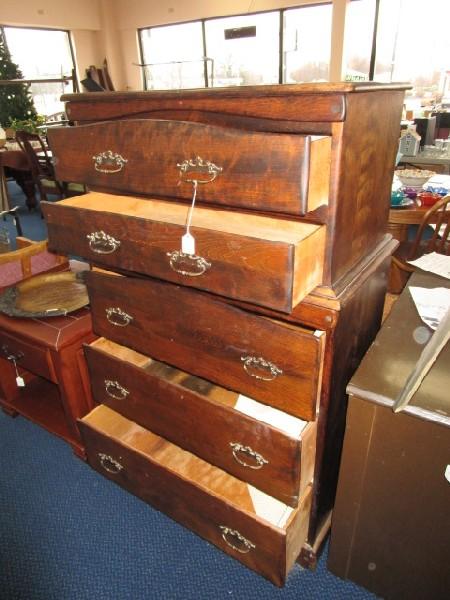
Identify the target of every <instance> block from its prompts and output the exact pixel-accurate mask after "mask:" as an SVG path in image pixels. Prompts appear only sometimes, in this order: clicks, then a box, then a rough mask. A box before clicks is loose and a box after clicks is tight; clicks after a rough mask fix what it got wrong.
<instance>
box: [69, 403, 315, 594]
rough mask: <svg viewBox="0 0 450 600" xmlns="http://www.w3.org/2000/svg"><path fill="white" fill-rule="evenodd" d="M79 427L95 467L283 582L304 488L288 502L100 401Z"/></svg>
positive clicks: (301, 522)
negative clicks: (296, 504)
mask: <svg viewBox="0 0 450 600" xmlns="http://www.w3.org/2000/svg"><path fill="white" fill-rule="evenodd" d="M80 429H81V432H82V437H83V440H84V442H85V447H86V451H87V456H88V461H89V464H90V465H91V466H92V467H93V468H94V469H95V470H97V471H99V472H100V473H102V474H103V475H105V476H106V477H107V478H108V479H111V480H112V481H114V482H115V483H117V484H118V485H120V486H122V487H124V488H125V489H126V490H128V491H130V492H132V493H133V494H135V495H136V496H138V497H140V498H142V499H143V500H144V501H146V502H148V503H149V504H151V505H153V506H154V507H155V508H157V509H158V510H161V511H163V512H164V513H166V514H167V515H168V516H170V517H172V518H173V519H175V520H176V521H178V522H180V523H181V524H183V525H185V526H187V527H189V528H190V529H191V530H193V531H194V532H195V533H198V534H199V535H201V536H202V537H203V538H205V539H207V540H208V541H210V542H211V543H213V544H215V545H216V546H217V547H219V548H220V549H221V550H223V551H224V552H226V553H227V554H229V555H230V556H233V557H234V558H236V559H237V560H239V561H240V562H242V563H243V564H244V565H246V566H247V567H249V568H251V569H253V570H255V571H257V572H258V573H260V574H261V575H263V576H265V577H267V578H268V579H269V580H270V581H272V582H273V583H275V584H276V585H283V583H284V582H285V580H286V576H287V573H288V572H289V570H290V569H291V567H292V566H293V564H294V562H295V560H296V558H297V556H298V554H299V552H300V549H301V547H302V545H303V543H304V542H305V539H306V535H307V529H308V521H309V513H310V504H311V487H308V488H307V490H306V492H305V494H304V496H303V498H302V499H301V501H300V503H299V507H298V508H297V509H293V508H290V507H288V506H286V505H285V504H283V503H281V502H279V501H278V500H275V499H274V498H271V497H270V496H267V495H266V494H264V493H263V492H259V491H258V490H255V488H251V486H248V484H246V483H243V482H241V481H239V480H238V479H235V478H234V477H232V476H231V475H228V474H227V473H224V472H223V471H221V470H220V469H218V468H217V467H213V466H211V465H209V464H208V463H206V462H205V461H203V460H201V459H200V458H197V457H196V456H193V455H192V454H190V453H188V452H186V451H184V450H181V449H180V448H178V447H177V446H174V445H173V444H171V443H170V442H167V441H166V440H164V439H163V438H160V437H158V436H156V435H155V434H153V433H151V432H150V431H147V430H146V429H143V428H142V427H140V426H139V425H137V424H136V423H133V422H132V421H129V420H127V419H125V418H124V417H122V416H121V415H119V414H117V413H116V412H114V411H112V410H111V409H109V408H108V407H106V406H98V407H97V408H95V409H94V410H93V411H92V412H91V413H90V414H89V415H87V416H86V417H84V419H83V420H82V421H80Z"/></svg>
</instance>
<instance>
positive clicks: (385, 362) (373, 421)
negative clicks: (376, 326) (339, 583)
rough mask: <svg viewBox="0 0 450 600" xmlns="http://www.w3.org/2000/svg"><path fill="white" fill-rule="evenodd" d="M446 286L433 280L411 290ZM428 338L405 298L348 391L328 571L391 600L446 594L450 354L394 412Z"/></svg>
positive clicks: (428, 277)
mask: <svg viewBox="0 0 450 600" xmlns="http://www.w3.org/2000/svg"><path fill="white" fill-rule="evenodd" d="M448 284H449V282H448V280H446V279H443V278H441V277H438V276H436V275H433V274H431V273H420V274H419V273H415V274H413V276H412V277H411V280H410V285H411V286H417V287H423V288H436V287H448ZM431 334H432V330H431V329H429V328H428V327H427V326H426V325H425V324H424V323H423V322H422V321H421V319H420V317H419V313H418V311H417V309H416V307H415V305H414V302H413V300H412V296H411V294H410V291H409V289H408V287H407V288H405V290H404V291H403V293H402V294H401V296H400V298H399V300H397V302H396V304H395V305H394V307H393V309H392V311H391V313H390V314H389V316H388V318H387V320H386V321H385V322H384V324H383V327H382V328H381V330H380V331H379V333H378V335H377V338H376V343H374V344H373V345H372V346H371V348H370V350H369V352H368V353H367V355H366V356H365V357H364V360H363V361H362V363H361V364H360V366H359V368H358V370H357V372H356V373H355V375H354V376H353V377H352V379H351V382H350V384H349V386H348V391H349V394H350V399H349V408H348V413H347V425H346V431H345V438H344V448H343V453H342V463H341V468H340V476H339V485H338V490H337V496H336V505H335V510H334V514H333V527H332V533H331V542H330V550H329V555H328V566H329V568H330V569H331V571H333V573H335V574H336V575H338V576H339V577H342V578H344V579H350V580H352V581H354V582H356V583H358V584H359V585H363V586H364V587H366V588H367V589H368V590H370V591H371V592H373V593H375V594H377V596H380V597H383V598H388V599H396V598H401V597H403V598H408V599H411V600H427V599H428V598H435V599H441V598H442V599H443V598H446V597H447V596H448V590H449V589H450V571H449V569H448V568H447V552H448V550H449V548H450V517H449V510H448V507H449V501H450V467H449V449H450V405H449V401H448V398H449V393H448V390H449V386H450V369H449V367H450V346H449V344H447V345H446V346H445V347H444V348H443V349H442V350H441V352H440V354H439V355H438V357H437V360H436V362H435V363H434V364H433V365H432V368H431V369H430V371H429V372H428V373H427V374H426V376H425V378H424V379H423V381H422V383H421V385H420V387H419V388H418V390H417V391H416V393H415V394H414V395H413V397H412V398H411V400H410V402H409V404H408V405H407V406H405V408H404V409H403V410H402V411H401V412H398V413H394V412H393V410H392V408H393V405H394V402H395V399H396V398H397V396H398V394H399V393H400V392H401V390H402V389H403V387H404V385H405V382H406V381H407V378H408V376H409V374H410V373H411V371H412V370H413V369H414V367H415V365H416V363H417V361H418V359H419V357H420V355H421V353H422V351H423V349H424V347H425V344H426V341H427V340H428V339H429V338H430V336H431Z"/></svg>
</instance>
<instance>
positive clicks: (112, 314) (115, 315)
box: [106, 308, 133, 327]
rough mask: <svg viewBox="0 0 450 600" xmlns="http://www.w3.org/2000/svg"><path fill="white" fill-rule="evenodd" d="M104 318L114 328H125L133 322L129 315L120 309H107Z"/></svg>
mask: <svg viewBox="0 0 450 600" xmlns="http://www.w3.org/2000/svg"><path fill="white" fill-rule="evenodd" d="M106 318H107V319H108V321H109V322H110V323H111V325H115V326H116V327H126V326H127V325H129V324H130V323H131V321H132V320H133V317H132V316H131V315H129V314H128V313H126V312H124V311H123V310H121V309H120V308H107V309H106Z"/></svg>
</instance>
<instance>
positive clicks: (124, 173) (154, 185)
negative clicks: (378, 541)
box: [48, 119, 331, 215]
mask: <svg viewBox="0 0 450 600" xmlns="http://www.w3.org/2000/svg"><path fill="white" fill-rule="evenodd" d="M48 136H49V142H50V147H51V149H52V152H53V156H54V162H55V166H56V174H57V177H58V178H59V179H60V180H61V181H75V182H80V183H84V184H87V185H88V186H89V187H91V188H98V189H106V190H108V191H111V192H120V191H123V192H124V191H126V192H129V193H134V194H145V195H152V196H153V195H157V196H160V197H171V198H174V199H177V198H178V199H183V198H184V199H190V198H191V197H192V184H191V183H190V180H191V179H193V178H195V179H196V180H197V181H199V182H200V184H201V185H199V187H198V192H197V193H198V200H199V201H203V202H210V203H214V204H219V205H222V206H232V207H238V208H249V209H254V210H258V211H275V212H284V213H290V214H294V215H304V214H305V213H307V212H310V211H313V210H314V209H315V208H317V207H318V206H321V205H323V204H327V203H328V186H329V178H330V148H331V138H330V137H327V136H312V135H307V134H285V133H264V132H256V131H246V130H241V129H235V128H225V127H218V126H214V125H205V124H203V123H193V122H183V121H170V120H167V121H165V120H156V119H127V120H118V121H117V120H116V121H112V122H104V123H94V124H91V125H83V126H79V127H62V128H51V129H49V131H48Z"/></svg>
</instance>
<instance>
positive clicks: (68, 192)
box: [16, 131, 85, 200]
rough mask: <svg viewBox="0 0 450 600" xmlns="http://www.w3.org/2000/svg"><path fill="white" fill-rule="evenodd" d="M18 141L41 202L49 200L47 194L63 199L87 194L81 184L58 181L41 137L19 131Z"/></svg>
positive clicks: (17, 133)
mask: <svg viewBox="0 0 450 600" xmlns="http://www.w3.org/2000/svg"><path fill="white" fill-rule="evenodd" d="M16 140H17V142H18V144H19V146H20V147H21V149H22V151H23V152H24V153H25V154H26V156H27V159H28V164H29V167H30V171H31V175H32V178H33V182H34V184H35V185H36V187H37V188H38V190H39V195H40V199H41V200H48V197H47V194H52V195H56V196H58V198H59V199H61V198H66V197H68V196H75V195H78V194H84V193H85V188H84V186H82V185H80V184H77V183H67V182H61V181H58V180H57V179H56V176H55V171H54V168H53V163H52V158H51V155H50V152H49V149H48V148H47V146H46V145H45V143H44V141H43V140H42V138H41V137H40V136H39V135H37V134H35V133H28V132H27V131H17V132H16Z"/></svg>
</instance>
